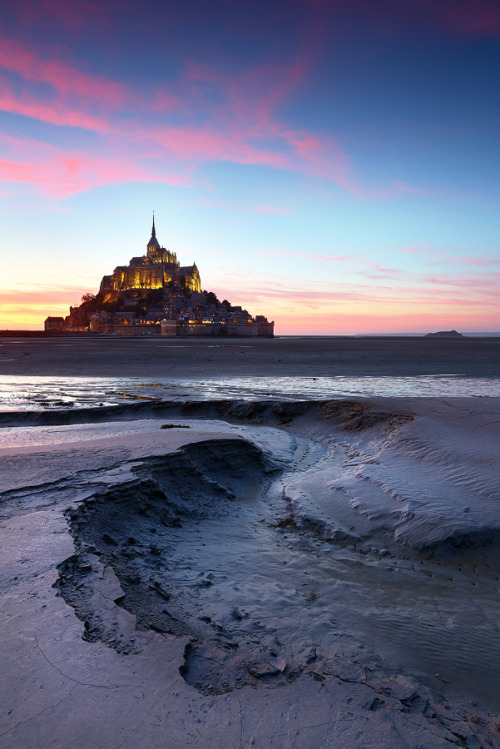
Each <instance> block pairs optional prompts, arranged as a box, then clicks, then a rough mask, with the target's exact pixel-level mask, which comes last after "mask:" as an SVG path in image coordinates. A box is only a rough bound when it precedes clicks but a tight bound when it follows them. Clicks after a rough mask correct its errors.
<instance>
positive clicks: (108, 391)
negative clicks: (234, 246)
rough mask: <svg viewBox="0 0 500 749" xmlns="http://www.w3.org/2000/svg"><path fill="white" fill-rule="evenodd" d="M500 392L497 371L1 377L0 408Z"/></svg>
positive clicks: (485, 393)
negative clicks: (464, 374)
mask: <svg viewBox="0 0 500 749" xmlns="http://www.w3.org/2000/svg"><path fill="white" fill-rule="evenodd" d="M364 396H365V397H369V396H383V397H388V396H406V397H409V396H411V397H417V398H418V397H426V398H429V397H431V398H432V397H446V396H447V397H457V396H467V397H488V396H489V397H491V396H497V397H499V396H500V378H498V377H484V378H478V377H460V376H456V375H451V374H450V375H419V376H415V377H342V376H339V377H228V378H226V379H221V378H216V379H180V378H160V379H158V378H157V379H155V380H149V379H145V378H141V377H15V376H10V377H0V410H2V411H18V410H40V409H58V408H82V407H85V406H87V407H88V406H101V405H102V406H109V405H116V404H118V403H124V402H125V401H127V400H154V401H156V400H173V401H182V400H221V399H242V400H254V399H256V400H265V399H268V398H269V399H275V398H279V399H281V400H297V399H304V400H315V399H329V398H341V397H349V398H350V397H364Z"/></svg>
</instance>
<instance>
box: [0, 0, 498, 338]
mask: <svg viewBox="0 0 500 749" xmlns="http://www.w3.org/2000/svg"><path fill="white" fill-rule="evenodd" d="M0 110H1V113H0V123H1V125H0V194H1V198H2V200H1V214H0V227H1V228H0V238H1V243H0V252H1V263H2V265H1V268H2V272H1V276H0V329H5V328H11V329H12V328H15V329H21V328H30V329H40V328H42V327H43V320H44V319H45V317H47V315H66V314H67V313H68V307H69V305H70V304H73V305H77V304H79V302H80V298H81V296H82V294H83V293H85V292H88V291H92V292H96V291H97V290H98V287H99V283H100V280H101V277H102V276H103V275H104V274H109V273H111V272H112V271H113V269H114V268H115V267H116V266H117V265H123V264H126V263H128V262H129V260H130V258H131V257H132V256H134V255H139V254H145V252H146V243H147V241H148V239H149V237H150V230H151V216H152V211H153V209H154V210H155V216H156V228H157V235H158V239H159V241H160V242H161V243H162V244H164V245H165V246H166V247H168V248H169V249H172V250H173V251H175V252H177V255H178V257H179V259H180V261H181V263H183V264H190V263H192V262H193V261H196V263H197V265H198V268H199V269H200V273H201V280H202V287H203V288H205V289H208V290H214V291H216V293H217V294H218V296H219V297H220V298H221V299H222V298H228V299H229V300H230V301H232V302H233V304H242V305H243V306H245V307H247V308H248V309H249V310H250V312H252V313H254V314H259V313H260V314H266V315H267V316H268V317H269V318H270V319H274V320H275V321H276V332H277V333H278V334H280V333H282V334H292V333H304V334H305V333H311V334H321V333H326V334H350V333H353V334H362V333H384V332H386V333H399V332H413V333H418V332H422V333H426V332H429V331H432V330H444V329H450V328H456V329H457V330H459V331H461V332H469V331H499V330H500V319H499V301H500V300H499V296H500V291H499V290H500V240H499V226H500V186H499V175H500V169H499V165H500V137H499V133H500V3H499V2H498V0H439V2H437V0H399V2H397V1H396V0H379V1H378V2H373V0H349V1H346V0H302V1H301V0H268V2H249V1H247V0H243V1H242V2H237V1H236V0H211V1H210V2H208V1H207V0H183V2H180V0H177V1H173V0H164V1H163V2H161V3H160V2H148V0H144V1H143V2H142V3H137V2H131V1H130V0H116V2H115V1H114V0H103V1H102V2H93V0H91V1H90V2H78V1H76V2H71V0H70V1H69V2H66V3H63V2H61V0H18V1H17V2H15V3H14V2H12V3H9V4H7V3H3V10H2V11H1V15H0Z"/></svg>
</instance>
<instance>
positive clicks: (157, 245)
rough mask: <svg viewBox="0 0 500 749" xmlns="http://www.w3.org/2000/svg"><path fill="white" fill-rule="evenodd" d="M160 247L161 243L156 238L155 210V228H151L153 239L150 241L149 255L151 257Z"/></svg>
mask: <svg viewBox="0 0 500 749" xmlns="http://www.w3.org/2000/svg"><path fill="white" fill-rule="evenodd" d="M159 249H160V243H159V242H158V240H157V239H156V229H155V213H154V211H153V228H152V229H151V239H150V240H149V242H148V257H151V255H153V256H154V255H156V253H157V252H158V250H159Z"/></svg>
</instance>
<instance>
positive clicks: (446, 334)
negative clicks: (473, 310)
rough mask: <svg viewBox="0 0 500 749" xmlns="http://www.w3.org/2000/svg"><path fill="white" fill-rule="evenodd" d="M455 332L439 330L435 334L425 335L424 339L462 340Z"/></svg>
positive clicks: (460, 335)
mask: <svg viewBox="0 0 500 749" xmlns="http://www.w3.org/2000/svg"><path fill="white" fill-rule="evenodd" d="M463 337H464V336H463V335H462V333H457V331H456V330H439V331H438V332H437V333H427V335H426V336H425V338H463Z"/></svg>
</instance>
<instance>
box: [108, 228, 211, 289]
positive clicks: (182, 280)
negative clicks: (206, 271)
mask: <svg viewBox="0 0 500 749" xmlns="http://www.w3.org/2000/svg"><path fill="white" fill-rule="evenodd" d="M169 284H171V285H174V286H179V287H183V288H185V289H188V290H190V291H201V282H200V274H199V272H198V268H197V267H196V263H194V264H193V265H181V264H180V263H179V261H178V260H177V255H176V254H175V252H170V250H166V249H165V247H161V245H160V243H159V242H158V240H157V238H156V228H155V219H154V215H153V228H152V231H151V239H150V240H149V242H148V244H147V254H146V255H143V256H142V257H133V258H132V260H131V261H130V263H129V264H128V265H119V266H118V267H117V268H115V270H114V271H113V275H111V276H104V278H103V279H102V281H101V288H100V293H101V294H102V295H103V297H104V299H105V300H106V301H113V300H114V299H115V298H116V296H117V294H116V292H121V293H123V292H126V291H131V290H136V289H163V288H164V287H165V286H168V285H169ZM114 292H115V293H114Z"/></svg>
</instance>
